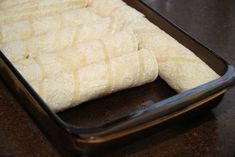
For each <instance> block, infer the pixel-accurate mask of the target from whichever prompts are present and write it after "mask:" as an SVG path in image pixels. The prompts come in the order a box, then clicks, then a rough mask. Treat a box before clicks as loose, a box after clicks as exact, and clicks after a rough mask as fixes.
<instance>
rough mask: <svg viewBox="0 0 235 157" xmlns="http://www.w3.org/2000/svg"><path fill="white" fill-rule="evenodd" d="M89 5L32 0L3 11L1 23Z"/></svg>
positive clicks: (83, 1) (81, 1)
mask: <svg viewBox="0 0 235 157" xmlns="http://www.w3.org/2000/svg"><path fill="white" fill-rule="evenodd" d="M87 4H88V0H32V1H29V2H26V3H19V4H16V5H14V6H12V7H10V8H9V7H8V8H6V9H3V10H1V11H0V17H1V22H0V23H1V24H3V23H9V22H13V21H19V20H23V19H27V18H34V17H40V16H45V15H49V14H53V13H59V12H61V11H64V10H68V9H73V8H78V7H80V8H81V7H85V6H87ZM0 5H1V4H0ZM0 7H1V6H0Z"/></svg>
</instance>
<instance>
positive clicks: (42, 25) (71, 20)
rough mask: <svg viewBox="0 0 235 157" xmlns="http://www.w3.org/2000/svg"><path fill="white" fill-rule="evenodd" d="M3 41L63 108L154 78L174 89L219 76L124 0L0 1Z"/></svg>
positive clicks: (47, 97)
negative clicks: (161, 80)
mask: <svg viewBox="0 0 235 157" xmlns="http://www.w3.org/2000/svg"><path fill="white" fill-rule="evenodd" d="M0 8H1V11H0V18H1V21H0V48H1V51H2V52H3V53H4V54H5V55H6V57H8V59H9V60H10V61H12V62H13V64H14V65H15V67H16V68H17V69H18V71H19V72H20V73H21V74H22V76H23V77H24V78H25V79H26V80H27V81H28V82H29V83H30V85H31V86H32V87H33V89H34V90H35V91H36V92H37V93H38V94H39V95H40V96H41V97H42V98H43V100H44V101H45V102H46V103H47V104H48V105H49V107H50V108H51V109H52V110H54V111H56V112H58V111H62V110H65V109H67V108H71V107H74V106H76V105H79V104H81V103H83V102H86V101H88V100H92V99H95V98H98V97H101V96H104V95H107V94H110V93H113V92H117V91H120V90H123V89H127V88H131V87H136V86H140V85H143V84H145V83H149V82H152V81H154V80H155V79H156V78H157V76H158V73H159V75H160V76H161V78H162V79H164V80H165V81H166V82H167V83H168V84H169V85H170V86H171V87H172V88H173V89H175V90H176V91H177V92H184V91H186V90H189V89H192V88H194V87H197V86H199V85H202V84H204V83H207V82H209V81H212V80H214V79H216V78H218V77H219V75H218V74H216V72H214V71H213V70H212V69H211V68H210V67H209V66H208V65H206V63H204V62H203V61H202V60H201V59H200V58H198V57H197V56H196V55H195V54H194V53H193V52H191V51H190V50H189V49H187V48H185V47H184V46H183V45H181V44H180V43H178V42H177V41H176V40H175V39H173V38H172V37H170V36H169V35H168V34H166V33H165V32H164V31H162V30H161V29H159V28H158V27H157V26H155V25H154V24H152V23H151V22H149V21H148V20H147V19H146V18H145V16H144V15H143V14H142V13H140V12H138V11H137V10H135V9H133V8H131V7H130V6H128V5H126V4H125V3H124V2H123V1H122V0H50V1H48V0H15V1H12V2H10V1H6V0H3V1H1V2H0Z"/></svg>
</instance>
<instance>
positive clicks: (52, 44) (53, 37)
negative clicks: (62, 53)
mask: <svg viewBox="0 0 235 157" xmlns="http://www.w3.org/2000/svg"><path fill="white" fill-rule="evenodd" d="M109 32H112V31H111V30H110V19H109V18H105V19H102V20H100V21H97V22H96V23H94V24H92V25H91V24H84V25H81V26H79V27H67V28H64V29H61V30H56V31H52V32H49V33H46V34H43V35H40V36H34V37H32V38H29V39H26V40H17V41H12V42H8V43H6V44H3V45H1V49H2V51H3V52H4V54H5V55H6V56H7V57H8V58H9V59H10V60H11V61H13V62H15V61H17V60H20V59H24V58H25V57H27V56H30V57H35V56H37V54H39V53H45V52H53V51H58V50H61V49H64V48H67V47H71V46H74V45H75V44H77V43H79V42H81V41H86V40H92V39H99V38H101V37H103V36H106V34H108V33H109Z"/></svg>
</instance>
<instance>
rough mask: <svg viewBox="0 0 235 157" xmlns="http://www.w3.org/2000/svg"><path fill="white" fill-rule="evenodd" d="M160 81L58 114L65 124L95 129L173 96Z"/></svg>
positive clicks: (171, 91)
mask: <svg viewBox="0 0 235 157" xmlns="http://www.w3.org/2000/svg"><path fill="white" fill-rule="evenodd" d="M175 94H176V92H175V91H174V90H173V89H171V88H170V87H169V86H168V85H167V84H166V83H165V82H164V81H163V80H162V79H160V78H158V79H157V80H156V81H155V82H153V83H149V84H146V85H143V86H140V87H136V88H132V89H127V90H124V91H121V92H117V93H114V94H111V95H109V96H106V97H104V98H100V99H97V100H93V101H89V102H87V103H83V104H81V105H79V106H77V107H75V108H72V109H69V110H66V111H64V112H61V113H59V116H60V117H61V118H62V119H63V120H64V121H66V122H68V123H70V124H73V125H76V126H79V127H97V126H101V125H102V124H105V123H107V122H110V121H113V120H115V119H118V118H121V117H123V116H125V115H128V114H130V113H131V112H134V111H138V110H141V109H144V108H147V107H148V106H150V105H152V104H154V103H156V102H159V101H161V100H163V99H166V98H169V97H171V96H173V95H175Z"/></svg>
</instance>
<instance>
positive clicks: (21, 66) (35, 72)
mask: <svg viewBox="0 0 235 157" xmlns="http://www.w3.org/2000/svg"><path fill="white" fill-rule="evenodd" d="M13 64H14V66H15V67H16V69H17V70H18V71H19V72H20V74H21V75H22V76H23V77H24V78H25V79H26V80H27V81H29V82H32V81H40V80H42V79H43V72H42V70H41V67H40V65H39V64H38V63H37V62H36V61H35V60H34V59H32V58H29V59H24V60H21V61H18V62H15V63H13Z"/></svg>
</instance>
